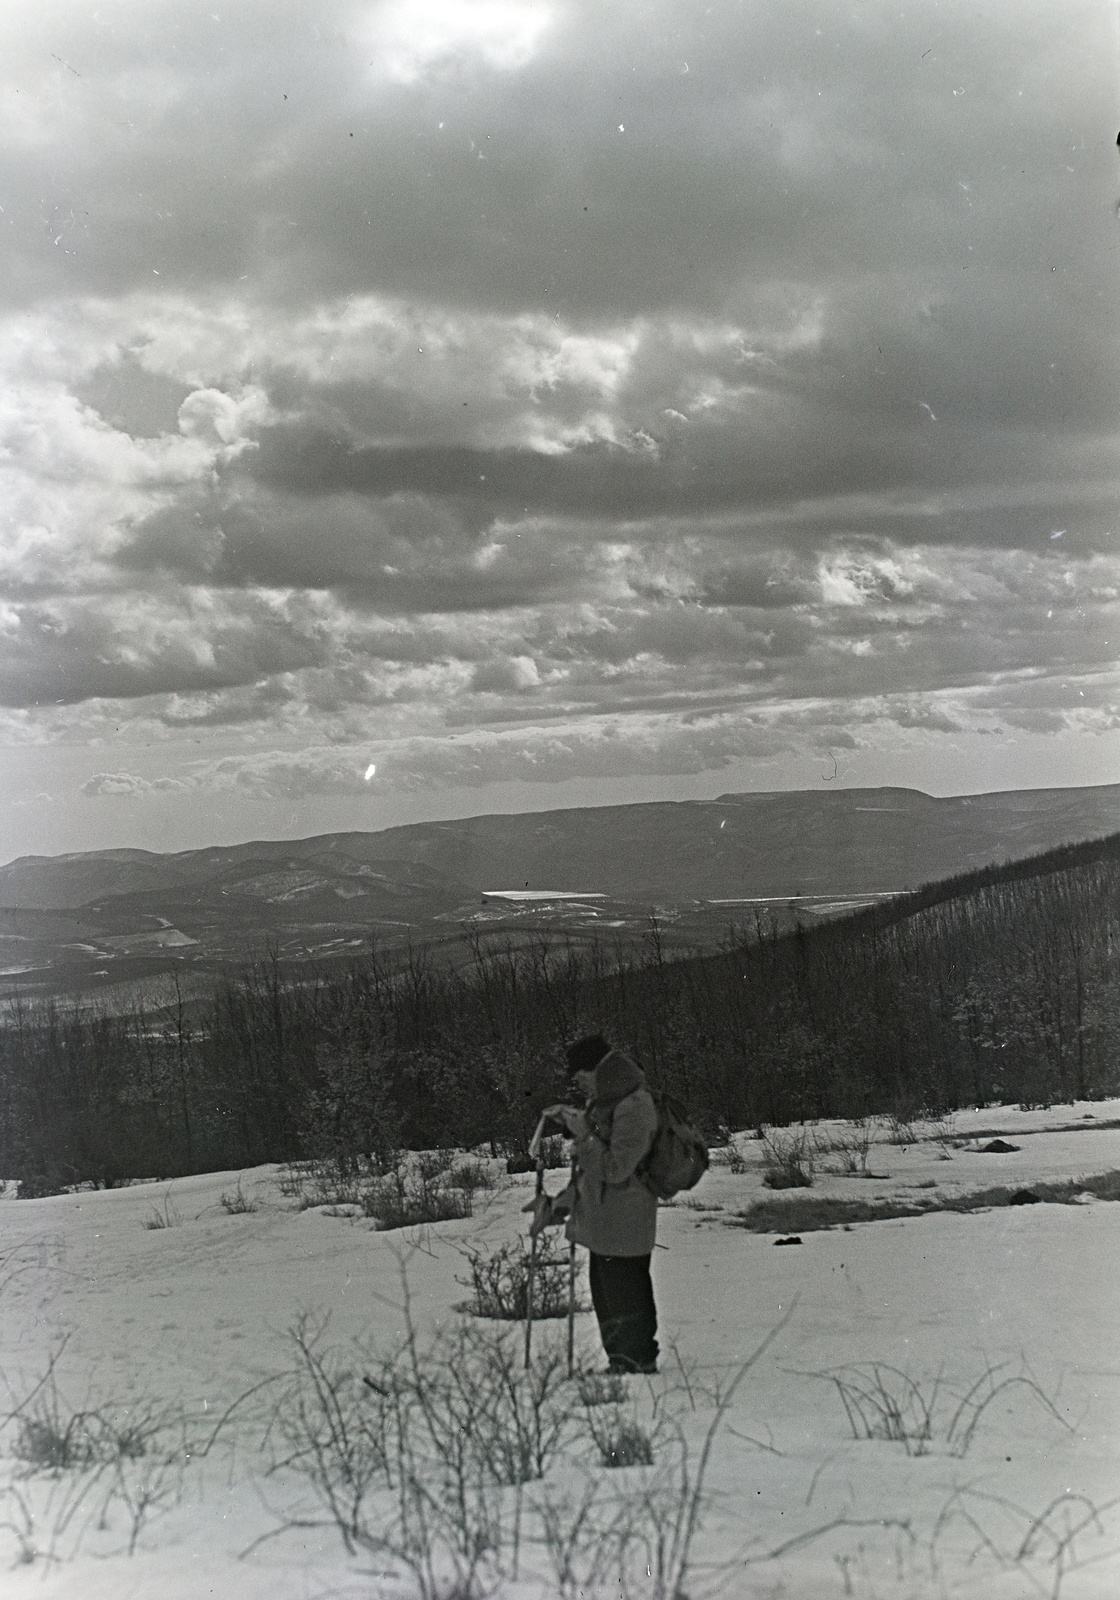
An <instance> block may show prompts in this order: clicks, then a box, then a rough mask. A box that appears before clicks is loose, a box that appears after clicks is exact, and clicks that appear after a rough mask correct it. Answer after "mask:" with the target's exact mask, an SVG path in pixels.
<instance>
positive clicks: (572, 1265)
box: [568, 1239, 576, 1378]
mask: <svg viewBox="0 0 1120 1600" xmlns="http://www.w3.org/2000/svg"><path fill="white" fill-rule="evenodd" d="M575 1366H576V1246H575V1240H574V1239H573V1240H572V1242H571V1244H570V1245H569V1246H568V1377H569V1378H570V1377H572V1376H573V1375H574V1373H575Z"/></svg>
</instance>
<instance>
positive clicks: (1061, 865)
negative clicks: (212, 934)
mask: <svg viewBox="0 0 1120 1600" xmlns="http://www.w3.org/2000/svg"><path fill="white" fill-rule="evenodd" d="M1118 999H1120V835H1114V836H1112V837H1110V838H1108V839H1105V840H1102V841H1097V842H1092V843H1086V844H1079V845H1075V846H1069V847H1065V848H1063V849H1061V850H1057V851H1052V852H1050V853H1048V854H1046V855H1043V856H1039V857H1035V858H1031V859H1028V860H1025V861H1020V862H1016V863H1012V864H1010V865H1005V866H995V867H988V868H984V869H982V870H980V871H977V872H974V873H971V874H967V875H965V876H962V877H958V878H955V879H952V880H950V881H948V882H944V883H941V884H937V885H934V886H931V887H929V888H926V889H923V890H920V891H918V892H916V893H914V894H911V895H907V896H905V897H902V898H898V899H895V900H893V901H890V902H887V903H884V904H881V905H878V906H876V907H874V908H871V909H868V910H864V911H861V912H858V913H857V914H855V915H854V916H850V917H845V918H840V919H837V920H835V921H833V922H827V923H823V924H821V923H816V924H814V925H813V926H812V927H803V928H797V929H795V930H794V931H793V932H780V931H778V930H777V929H776V928H775V927H774V926H773V925H772V924H771V923H770V922H768V920H767V918H766V917H765V916H764V915H763V914H762V913H759V914H758V915H757V916H755V917H754V918H753V919H752V921H751V922H750V924H749V925H743V926H740V927H738V928H736V929H735V930H733V932H732V934H731V935H730V936H729V938H728V939H727V941H726V943H725V946H724V948H723V949H722V950H720V951H719V952H718V953H716V954H714V955H711V954H709V955H703V956H695V957H692V958H689V959H678V958H672V959H671V958H670V956H669V954H668V953H667V951H666V949H665V947H664V944H663V941H662V938H661V933H660V929H659V928H658V925H657V923H656V921H652V922H651V924H650V927H649V930H648V933H647V936H646V939H645V942H644V945H643V946H642V947H641V948H636V947H635V946H634V945H633V944H632V943H630V944H626V945H618V946H616V947H612V946H611V945H609V944H607V943H604V942H598V943H594V944H591V945H587V944H580V945H576V944H573V943H571V942H567V941H564V940H562V939H561V940H555V941H550V940H549V939H547V938H541V939H540V940H539V941H537V942H535V943H533V944H531V945H528V946H525V945H514V944H513V943H510V942H506V943H503V942H501V941H500V940H499V941H490V942H487V941H486V940H485V939H484V938H482V937H479V938H477V939H475V941H474V945H473V950H472V960H471V961H470V963H469V964H467V965H465V966H463V967H460V968H458V969H452V968H449V967H448V966H447V965H446V964H444V963H440V962H438V961H436V960H434V959H432V957H431V955H430V953H429V952H428V951H427V950H426V949H425V948H424V947H419V948H417V949H414V950H406V951H404V952H393V953H390V954H388V955H380V954H378V952H377V951H376V950H374V951H373V952H372V953H370V954H368V955H365V956H362V957H360V958H357V959H355V960H354V961H353V962H352V963H351V964H350V965H349V966H348V967H347V968H345V969H340V968H338V967H333V968H331V969H329V970H324V971H321V972H316V971H314V970H310V971H304V972H302V973H301V974H300V975H299V976H298V978H295V977H293V976H292V975H291V974H290V973H289V972H286V971H285V970H284V968H283V967H282V966H281V964H280V963H279V962H278V961H277V960H275V959H273V960H271V961H269V960H266V961H263V962H258V963H257V964H255V965H254V966H252V967H251V968H249V969H247V970H246V971H244V972H243V973H241V974H240V975H236V976H231V977H228V978H225V979H223V980H221V981H220V982H218V983H217V984H216V986H215V988H214V990H213V992H212V993H211V994H210V996H209V997H208V999H207V1000H206V1001H205V1003H203V1004H201V1005H199V1004H197V1003H190V1002H188V1000H187V998H186V997H185V996H184V997H181V999H180V1001H179V1003H178V1004H177V1005H174V1006H172V1007H171V1008H170V1010H169V1011H168V1010H165V1011H163V1012H161V1013H160V1014H159V1015H148V1014H146V1013H145V1012H144V1011H143V1010H141V1009H136V1010H134V1011H133V1012H131V1013H130V1014H128V1015H124V1016H121V1015H113V1014H109V1013H108V1012H103V1011H99V1010H98V1009H97V1008H96V1006H95V1005H94V1004H92V1003H89V1002H84V1003H83V1002H78V1001H75V1002H62V1001H58V1000H47V1001H40V1002H30V1001H27V1000H20V999H15V1000H13V1001H11V1002H10V1003H9V1004H8V1006H7V1008H6V1010H5V1012H4V1014H3V1019H2V1024H0V1174H2V1175H3V1176H5V1177H8V1178H18V1179H19V1180H20V1183H21V1192H23V1193H26V1194H34V1193H46V1192H53V1191H56V1190H59V1189H61V1188H63V1187H64V1186H67V1185H71V1184H75V1183H82V1182H92V1183H95V1184H114V1183H119V1182H122V1181H124V1180H126V1179H128V1178H135V1177H144V1176H159V1177H172V1176H176V1175H180V1174H184V1173H188V1172H197V1171H208V1170H220V1169H226V1168H235V1167H241V1166H249V1165H254V1164H257V1163H260V1162H266V1161H285V1160H293V1159H300V1158H307V1157H321V1158H324V1159H330V1160H332V1161H336V1162H338V1163H339V1164H340V1165H341V1166H343V1167H345V1166H346V1165H347V1164H359V1163H361V1162H362V1161H363V1160H366V1159H368V1158H371V1157H373V1158H376V1157H377V1155H378V1153H379V1152H381V1153H383V1152H386V1151H388V1150H391V1149H394V1148H399V1147H405V1146H407V1147H411V1148H429V1147H436V1146H452V1145H454V1146H475V1145H481V1144H487V1145H489V1146H490V1147H491V1149H492V1150H493V1152H494V1153H495V1154H509V1155H514V1154H516V1153H518V1152H519V1151H522V1150H523V1149H524V1147H525V1144H526V1141H527V1138H528V1136H529V1133H530V1131H531V1129H532V1126H533V1124H534V1122H535V1119H536V1116H537V1114H538V1112H539V1109H540V1107H541V1106H542V1105H543V1104H545V1103H546V1102H547V1101H548V1100H549V1099H550V1098H553V1097H555V1096H556V1094H557V1093H558V1092H559V1091H560V1089H561V1088H562V1086H563V1071H562V1061H563V1058H562V1043H563V1041H564V1040H566V1039H570V1038H571V1037H573V1036H574V1035H576V1034H578V1033H580V1032H582V1031H586V1030H589V1029H592V1028H602V1029H604V1030H605V1031H606V1032H607V1033H608V1034H609V1035H610V1036H611V1037H612V1038H613V1039H614V1040H616V1041H617V1042H618V1043H619V1044H621V1045H623V1046H624V1047H626V1048H628V1049H630V1050H631V1051H633V1052H634V1053H635V1054H636V1055H637V1057H638V1058H639V1060H640V1061H641V1062H642V1063H643V1065H644V1066H645V1068H646V1069H647V1072H648V1073H649V1076H650V1078H651V1080H653V1081H654V1082H655V1084H657V1085H661V1086H664V1087H667V1088H672V1089H674V1090H675V1091H676V1092H677V1093H679V1094H680V1095H681V1096H682V1097H683V1098H685V1099H686V1100H687V1101H688V1103H689V1104H690V1106H691V1107H692V1109H693V1111H694V1113H695V1114H696V1115H697V1117H698V1118H699V1119H700V1120H701V1121H702V1122H703V1123H705V1124H706V1126H707V1127H708V1129H709V1131H710V1132H711V1133H712V1134H713V1135H715V1134H716V1133H717V1131H718V1130H719V1129H720V1128H736V1127H738V1128H742V1127H754V1126H756V1125H758V1124H759V1123H767V1124H772V1125H774V1124H786V1123H789V1122H792V1121H795V1120H799V1119H805V1118H818V1117H829V1116H843V1117H860V1116H866V1115H871V1114H884V1113H892V1114H895V1115H898V1116H903V1117H911V1116H917V1115H919V1114H923V1113H926V1114H938V1113H943V1112H946V1111H950V1110H953V1109H956V1108H959V1107H964V1106H977V1105H984V1104H986V1103H990V1102H996V1101H1000V1102H1019V1103H1021V1104H1024V1105H1030V1106H1037V1105H1048V1104H1052V1103H1060V1102H1068V1101H1071V1100H1073V1099H1092V1098H1099V1097H1103V1096H1105V1095H1109V1094H1115V1093H1116V1092H1117V1090H1118V1089H1120V1006H1118V1004H1117V1001H1118Z"/></svg>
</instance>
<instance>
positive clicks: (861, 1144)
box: [820, 1117, 873, 1178]
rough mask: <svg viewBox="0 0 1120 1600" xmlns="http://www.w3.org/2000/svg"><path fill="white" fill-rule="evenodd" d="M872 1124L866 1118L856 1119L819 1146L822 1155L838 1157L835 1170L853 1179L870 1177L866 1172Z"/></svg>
mask: <svg viewBox="0 0 1120 1600" xmlns="http://www.w3.org/2000/svg"><path fill="white" fill-rule="evenodd" d="M872 1133H873V1124H872V1123H871V1122H870V1121H869V1119H868V1118H866V1117H856V1118H854V1119H853V1120H852V1122H851V1123H850V1124H849V1126H848V1130H847V1131H846V1132H844V1133H839V1134H833V1135H831V1136H830V1137H829V1139H828V1141H827V1143H824V1144H822V1145H821V1146H820V1149H821V1151H822V1153H824V1154H827V1155H835V1156H839V1158H840V1161H839V1165H838V1168H837V1170H838V1171H840V1172H842V1173H845V1174H846V1175H847V1176H849V1177H853V1178H866V1177H868V1176H870V1174H869V1173H868V1170H867V1163H868V1159H869V1157H870V1154H871V1145H872Z"/></svg>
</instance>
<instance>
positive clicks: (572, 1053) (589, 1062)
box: [564, 1033, 611, 1075]
mask: <svg viewBox="0 0 1120 1600" xmlns="http://www.w3.org/2000/svg"><path fill="white" fill-rule="evenodd" d="M610 1049H611V1047H610V1045H609V1043H608V1042H607V1040H606V1039H604V1038H603V1035H602V1034H601V1033H589V1034H588V1035H587V1036H586V1038H583V1039H577V1040H576V1042H575V1043H574V1044H570V1045H569V1046H568V1048H567V1050H566V1051H565V1052H564V1053H565V1055H566V1056H567V1058H568V1071H569V1072H570V1073H572V1074H573V1075H574V1074H575V1073H577V1072H594V1071H595V1068H596V1067H597V1066H598V1065H599V1063H600V1061H602V1059H603V1057H604V1056H606V1055H609V1054H610Z"/></svg>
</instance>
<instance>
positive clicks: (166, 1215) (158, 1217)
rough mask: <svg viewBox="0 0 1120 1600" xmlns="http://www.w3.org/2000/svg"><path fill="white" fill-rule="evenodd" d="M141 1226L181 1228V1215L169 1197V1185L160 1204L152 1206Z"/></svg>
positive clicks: (148, 1227)
mask: <svg viewBox="0 0 1120 1600" xmlns="http://www.w3.org/2000/svg"><path fill="white" fill-rule="evenodd" d="M143 1226H144V1227H145V1228H147V1229H149V1230H152V1229H156V1228H181V1227H182V1226H183V1215H182V1212H181V1211H180V1210H179V1207H178V1206H177V1205H176V1204H175V1202H174V1200H173V1199H172V1198H171V1185H170V1184H168V1186H167V1193H166V1194H165V1195H164V1197H163V1205H162V1206H158V1205H157V1206H153V1207H152V1210H151V1212H150V1213H149V1215H148V1216H147V1217H145V1218H144V1222H143Z"/></svg>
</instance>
